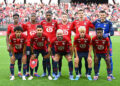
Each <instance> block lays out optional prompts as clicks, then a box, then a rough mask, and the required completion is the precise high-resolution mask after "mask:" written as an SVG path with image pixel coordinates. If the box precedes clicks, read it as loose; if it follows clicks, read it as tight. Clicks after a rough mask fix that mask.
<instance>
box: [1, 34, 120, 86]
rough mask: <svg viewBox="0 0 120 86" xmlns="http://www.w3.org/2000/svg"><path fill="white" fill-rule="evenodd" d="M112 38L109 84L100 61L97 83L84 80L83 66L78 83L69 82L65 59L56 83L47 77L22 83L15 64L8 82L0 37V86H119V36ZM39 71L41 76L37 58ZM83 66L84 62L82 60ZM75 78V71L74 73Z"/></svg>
mask: <svg viewBox="0 0 120 86" xmlns="http://www.w3.org/2000/svg"><path fill="white" fill-rule="evenodd" d="M111 38H112V43H113V57H112V58H113V64H114V65H113V66H114V71H113V75H114V76H115V77H116V80H113V81H111V82H109V81H107V78H106V77H107V72H106V64H105V62H104V60H103V59H102V61H101V68H100V77H99V80H97V81H88V80H87V78H85V66H84V65H83V66H82V78H80V80H79V81H70V80H69V79H68V77H69V75H68V63H67V61H66V59H65V58H63V64H62V76H61V77H60V78H59V79H58V80H57V81H49V80H48V79H47V77H45V78H36V77H35V78H34V79H33V80H32V81H28V80H26V81H22V79H21V78H19V77H18V76H17V71H18V68H17V63H16V65H15V80H14V81H10V80H9V79H10V77H9V76H10V69H9V64H10V57H9V54H8V52H7V47H6V39H5V36H1V37H0V86H23V85H24V86H119V85H120V36H114V37H111ZM39 61H40V64H39V70H38V73H39V74H40V75H41V74H42V73H43V70H42V57H41V56H39ZM82 62H83V64H84V60H82ZM74 76H75V71H74ZM93 76H94V70H92V77H93Z"/></svg>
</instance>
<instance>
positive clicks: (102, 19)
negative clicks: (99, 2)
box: [93, 10, 115, 79]
mask: <svg viewBox="0 0 120 86" xmlns="http://www.w3.org/2000/svg"><path fill="white" fill-rule="evenodd" d="M106 17H107V13H106V12H105V11H103V10H101V11H100V12H99V19H97V20H96V21H94V22H93V24H94V26H95V30H96V28H103V29H104V32H103V33H104V35H103V36H104V37H105V38H106V37H108V38H109V40H110V52H109V55H110V64H111V78H112V79H115V77H113V75H112V72H113V61H112V41H111V39H110V36H113V35H114V29H113V27H112V22H110V21H109V20H107V19H106ZM98 69H100V62H99V64H98ZM98 75H99V72H98Z"/></svg>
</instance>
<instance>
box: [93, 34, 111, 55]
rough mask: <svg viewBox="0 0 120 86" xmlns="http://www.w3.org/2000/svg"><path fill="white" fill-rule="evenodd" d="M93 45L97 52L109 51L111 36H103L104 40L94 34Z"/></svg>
mask: <svg viewBox="0 0 120 86" xmlns="http://www.w3.org/2000/svg"><path fill="white" fill-rule="evenodd" d="M92 45H93V47H94V48H95V51H96V53H107V50H108V47H109V46H110V43H109V38H102V40H99V39H98V37H97V36H94V37H93V38H92Z"/></svg>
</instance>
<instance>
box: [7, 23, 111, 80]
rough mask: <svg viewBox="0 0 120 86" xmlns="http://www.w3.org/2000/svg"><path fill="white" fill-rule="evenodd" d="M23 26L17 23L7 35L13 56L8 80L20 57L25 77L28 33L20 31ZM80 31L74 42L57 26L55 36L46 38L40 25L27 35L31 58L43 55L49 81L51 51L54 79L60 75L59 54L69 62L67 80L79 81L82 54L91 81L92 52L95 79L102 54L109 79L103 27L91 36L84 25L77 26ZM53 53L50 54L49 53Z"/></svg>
mask: <svg viewBox="0 0 120 86" xmlns="http://www.w3.org/2000/svg"><path fill="white" fill-rule="evenodd" d="M22 31H23V28H22V27H20V26H16V27H15V28H14V32H15V33H13V34H11V36H10V39H9V40H10V48H11V52H12V57H11V59H10V71H11V78H10V80H14V79H15V77H14V64H15V60H16V59H19V58H22V63H23V76H22V79H23V80H26V68H27V65H26V59H27V58H26V42H27V36H26V35H25V34H24V33H22ZM78 31H79V34H78V35H76V36H75V37H74V42H73V45H72V43H71V40H70V39H68V38H67V37H64V36H63V30H62V29H58V30H57V31H56V36H55V37H54V38H53V39H52V40H49V38H48V36H47V34H45V33H44V32H43V26H42V25H37V27H36V33H35V34H34V35H33V36H32V37H31V38H30V46H31V58H30V59H31V60H34V59H36V58H37V59H38V56H39V54H42V56H43V59H44V60H45V64H44V65H45V66H46V68H47V70H48V79H49V80H52V77H51V65H50V55H52V54H54V57H52V60H53V63H52V66H53V72H54V74H55V75H54V79H53V80H57V79H58V78H59V77H60V76H58V63H59V60H60V59H61V58H62V56H65V58H66V59H67V61H68V66H69V79H70V80H79V78H80V77H81V75H79V61H81V60H82V57H84V58H85V59H87V61H88V64H87V65H88V68H87V70H86V71H87V74H86V77H87V78H88V80H92V77H91V71H92V56H91V52H92V50H93V52H94V72H95V76H94V80H98V77H99V62H100V60H101V58H102V57H103V58H104V60H105V62H106V65H107V80H109V81H111V80H112V78H111V76H110V75H111V69H110V68H111V66H110V58H109V57H110V56H109V51H110V42H109V38H108V37H103V31H104V30H103V28H97V29H96V36H94V37H92V39H91V37H90V36H89V35H87V34H86V28H85V27H79V28H78ZM73 53H74V64H75V72H76V77H75V78H74V77H73V61H72V57H73ZM52 56H53V55H52ZM30 71H31V73H30V77H29V78H28V79H29V80H32V79H33V69H32V68H31V70H30Z"/></svg>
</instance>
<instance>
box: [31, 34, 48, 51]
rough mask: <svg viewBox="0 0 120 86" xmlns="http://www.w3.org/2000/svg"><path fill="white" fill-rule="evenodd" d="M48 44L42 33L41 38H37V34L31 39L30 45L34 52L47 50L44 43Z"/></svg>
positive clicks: (45, 36) (46, 37)
mask: <svg viewBox="0 0 120 86" xmlns="http://www.w3.org/2000/svg"><path fill="white" fill-rule="evenodd" d="M47 42H49V38H48V36H47V35H46V34H45V33H43V34H42V36H41V37H38V36H37V33H36V34H34V35H33V36H32V37H31V44H33V48H34V49H35V50H45V51H46V50H47V46H46V43H47Z"/></svg>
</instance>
